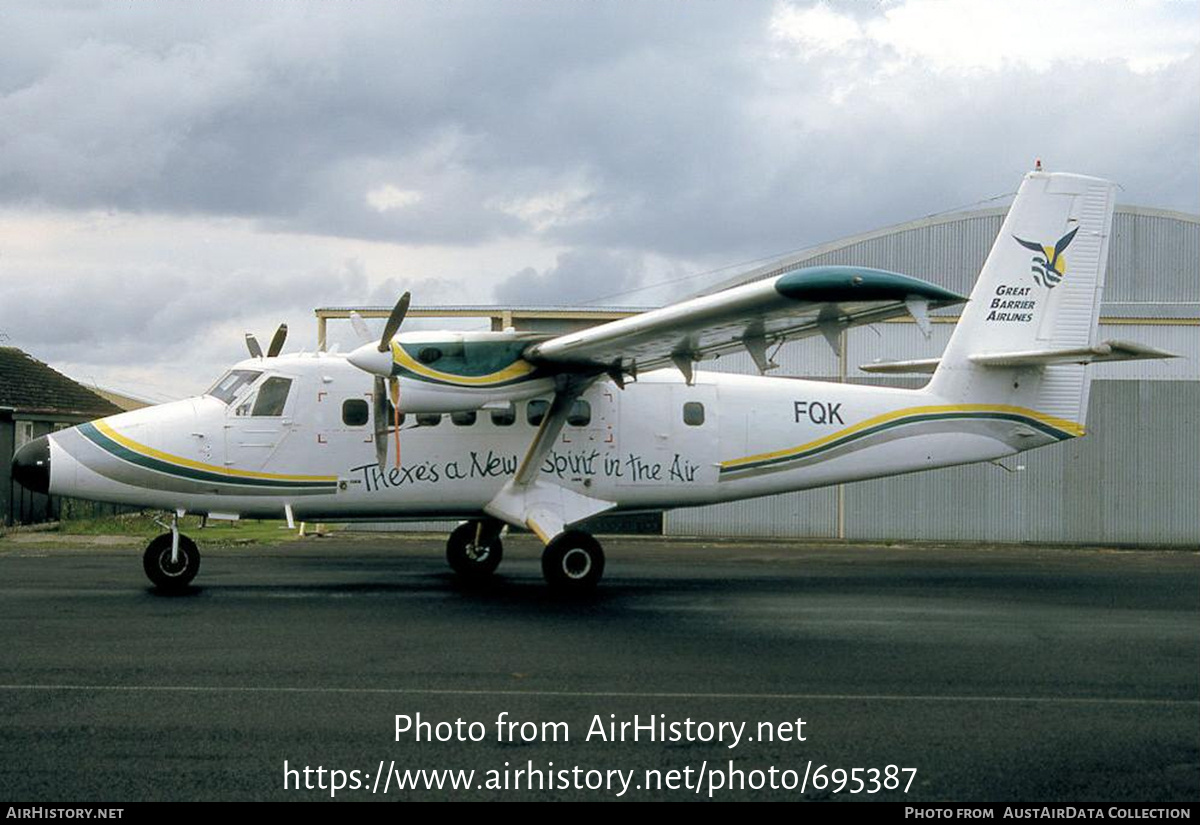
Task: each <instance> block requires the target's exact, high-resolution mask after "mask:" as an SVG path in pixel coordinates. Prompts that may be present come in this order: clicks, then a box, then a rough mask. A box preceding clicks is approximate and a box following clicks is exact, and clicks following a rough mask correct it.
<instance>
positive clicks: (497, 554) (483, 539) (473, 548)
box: [446, 521, 504, 581]
mask: <svg viewBox="0 0 1200 825" xmlns="http://www.w3.org/2000/svg"><path fill="white" fill-rule="evenodd" d="M503 526H504V525H502V524H500V523H499V522H488V521H468V522H466V523H464V524H460V525H458V527H456V528H454V532H452V533H451V534H450V538H449V540H448V541H447V542H446V561H447V562H449V563H450V567H451V569H453V570H454V572H455V573H457V574H458V575H460V576H462V577H463V578H464V579H466V580H467V581H482V580H484V579H487V578H489V577H490V576H491V575H492V574H493V573H495V572H496V568H497V567H499V566H500V559H501V558H502V557H503V555H504V544H503V542H501V541H500V530H501V528H502V527H503Z"/></svg>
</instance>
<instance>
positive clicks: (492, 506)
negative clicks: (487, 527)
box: [483, 374, 616, 544]
mask: <svg viewBox="0 0 1200 825" xmlns="http://www.w3.org/2000/svg"><path fill="white" fill-rule="evenodd" d="M594 380H595V377H594V376H588V377H580V376H573V375H567V374H563V375H560V376H559V377H558V389H557V390H556V391H555V393H554V399H553V400H552V401H551V402H550V409H548V410H547V411H546V416H545V418H543V419H542V423H541V425H540V426H539V427H538V431H537V434H536V435H534V437H533V441H532V442H531V443H530V445H529V449H527V450H526V451H525V457H524V458H523V459H522V460H521V465H520V467H519V468H518V469H517V472H516V475H514V476H513V477H512V478H511V479H510V480H509V481H508V482H507V483H506V484H505V485H504V487H502V488H501V489H500V492H498V493H497V494H496V496H495V497H494V498H493V499H492V500H491V501H489V502H488V503H487V504H486V505H485V506H484V508H483V510H484V512H485V513H487V514H488V515H489V516H493V517H495V518H498V519H500V520H501V521H505V522H508V523H509V524H513V525H516V526H519V527H528V528H529V529H530V530H532V531H533V532H534V533H536V534H537V537H538V538H540V539H541V540H542V542H543V543H546V544H549V543H550V540H551V539H553V538H554V537H555V536H556V535H558V534H559V533H561V532H562V531H563V529H564V528H565V527H566V525H568V524H571V523H573V522H576V521H580V520H582V519H585V518H587V517H589V516H594V515H596V514H598V513H603V512H604V511H605V510H609V509H611V508H613V507H615V506H616V503H615V502H612V501H604V500H602V499H597V498H591V497H590V496H585V495H583V494H581V493H576V492H574V491H573V490H568V489H567V488H566V487H562V486H559V485H558V484H555V483H553V482H551V481H546V480H543V479H541V478H540V476H541V472H542V461H543V460H545V458H546V454H547V453H549V452H550V448H551V447H553V446H554V444H555V443H556V442H557V440H558V435H559V433H560V432H562V428H563V425H564V424H566V423H567V416H568V415H569V414H570V412H571V407H572V406H573V405H574V404H575V401H576V399H578V398H579V396H580V395H582V394H583V391H584V390H586V389H587V388H588V386H589V385H590V384H591V383H592V382H593V381H594Z"/></svg>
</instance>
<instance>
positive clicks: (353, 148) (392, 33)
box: [0, 0, 1200, 400]
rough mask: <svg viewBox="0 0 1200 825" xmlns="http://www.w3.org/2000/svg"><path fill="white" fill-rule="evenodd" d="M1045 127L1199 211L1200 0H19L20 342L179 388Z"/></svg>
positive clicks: (550, 296)
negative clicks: (362, 320)
mask: <svg viewBox="0 0 1200 825" xmlns="http://www.w3.org/2000/svg"><path fill="white" fill-rule="evenodd" d="M1038 158H1040V159H1042V161H1043V163H1044V164H1045V166H1046V168H1048V169H1057V170H1062V171H1072V172H1080V173H1085V174H1092V175H1098V176H1101V177H1106V178H1110V179H1112V180H1115V181H1117V182H1118V183H1119V184H1120V185H1121V186H1122V191H1121V193H1120V195H1119V202H1122V203H1127V204H1135V205H1140V206H1151V207H1159V208H1165V209H1174V210H1180V211H1184V212H1190V213H1197V212H1200V0H1008V2H1003V3H1001V2H995V3H992V2H987V3H982V2H973V1H970V2H968V1H964V2H957V0H881V1H880V2H868V1H867V0H858V1H856V2H816V3H814V2H801V1H800V0H796V2H786V0H777V2H756V1H755V0H749V1H747V0H741V1H740V2H717V0H694V2H681V0H671V1H670V2H666V1H665V0H664V1H663V2H658V1H656V0H646V2H637V3H634V2H626V1H625V0H592V2H587V3H579V2H561V3H554V2H549V0H515V2H498V1H497V2H484V0H470V1H469V2H468V1H467V0H448V2H436V3H435V2H386V3H381V2H371V1H370V0H356V2H344V3H341V2H339V3H333V2H304V1H303V0H295V1H294V2H287V3H250V2H221V0H217V1H216V2H188V1H187V0H183V1H182V2H176V3H149V2H141V3H137V2H134V3H101V2H83V1H82V0H80V1H79V2H12V3H5V4H3V5H0V296H2V297H0V344H4V345H8V346H18V347H20V348H22V349H24V350H25V351H27V352H29V353H31V354H32V355H34V356H35V357H37V358H39V359H40V360H43V361H45V362H47V363H49V364H50V365H52V366H54V367H55V368H56V369H59V370H60V371H62V372H64V373H66V374H67V375H70V376H71V377H73V378H75V379H76V380H79V381H81V382H83V383H86V384H98V385H101V386H104V387H108V388H113V389H119V390H123V391H126V392H129V393H132V394H135V395H140V396H143V397H146V398H150V399H155V400H165V399H168V398H178V397H182V396H185V395H188V394H191V393H194V392H198V391H202V390H203V389H204V388H205V387H206V386H207V385H208V384H210V383H211V382H212V380H213V379H215V378H216V377H217V376H218V375H219V374H220V373H221V372H222V371H223V369H224V368H225V367H226V366H227V365H228V364H229V363H231V362H233V361H236V360H238V359H240V358H242V357H244V355H245V346H244V343H243V336H244V334H245V333H246V332H247V331H251V332H254V333H255V334H256V335H257V336H258V338H259V340H260V341H263V342H264V344H265V342H266V341H267V340H268V339H269V338H270V336H271V333H272V332H273V330H274V329H275V327H276V326H277V325H278V324H279V323H281V322H287V323H288V324H289V327H290V330H291V338H290V340H289V344H288V350H293V349H301V348H306V349H310V350H311V349H312V348H313V347H314V345H315V341H316V323H315V319H314V315H313V309H314V308H315V307H318V306H329V305H387V306H390V305H391V304H392V303H394V302H395V300H396V298H397V297H398V295H399V294H400V293H401V292H402V291H404V290H410V291H411V292H412V293H413V303H414V304H415V305H423V306H428V305H438V304H492V303H506V304H533V305H538V304H541V305H586V304H605V305H638V306H647V305H655V304H659V303H663V302H668V301H671V300H676V299H679V298H681V297H683V296H685V295H687V294H689V293H691V292H693V291H696V290H699V289H702V288H705V287H707V286H710V285H711V284H713V283H715V282H718V281H720V280H723V279H725V278H728V277H730V276H731V275H733V274H736V272H737V271H738V270H739V269H744V268H748V265H749V262H752V261H759V260H762V259H765V258H769V257H771V256H775V255H782V254H784V253H787V252H792V251H796V250H800V249H803V248H806V247H809V246H813V245H816V244H820V243H822V242H825V241H829V240H833V239H836V238H839V237H843V236H846V235H851V234H856V233H858V232H864V231H868V230H871V229H876V228H879V227H882V226H887V225H891V224H895V223H900V222H903V221H907V220H910V219H913V218H917V217H921V216H925V215H929V214H936V213H940V212H947V211H953V210H956V209H958V208H960V207H964V206H969V205H977V204H986V205H996V201H995V200H994V199H995V198H998V197H1001V196H1004V195H1006V194H1010V193H1012V192H1013V191H1015V189H1016V187H1017V185H1018V183H1019V181H1020V178H1021V175H1022V174H1023V173H1024V172H1025V171H1027V170H1028V169H1030V168H1031V167H1032V165H1033V163H1034V160H1035V159H1038ZM907 274H911V275H914V276H917V277H924V278H928V279H929V280H933V281H934V282H936V281H937V274H936V273H920V272H913V273H907ZM417 326H418V323H417V322H416V321H414V322H413V324H412V326H411V327H409V326H406V328H416V327H417ZM330 340H331V343H335V342H336V343H340V345H341V346H342V348H343V349H346V348H349V347H351V346H354V345H355V344H356V343H357V339H356V338H354V336H353V333H352V332H351V330H350V329H349V325H348V324H337V323H335V324H333V325H331V327H330Z"/></svg>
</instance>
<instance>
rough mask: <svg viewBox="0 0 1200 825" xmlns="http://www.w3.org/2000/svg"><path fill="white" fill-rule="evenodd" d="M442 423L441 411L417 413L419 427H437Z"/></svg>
mask: <svg viewBox="0 0 1200 825" xmlns="http://www.w3.org/2000/svg"><path fill="white" fill-rule="evenodd" d="M441 423H442V414H441V413H417V426H418V427H436V426H437V425H438V424H441Z"/></svg>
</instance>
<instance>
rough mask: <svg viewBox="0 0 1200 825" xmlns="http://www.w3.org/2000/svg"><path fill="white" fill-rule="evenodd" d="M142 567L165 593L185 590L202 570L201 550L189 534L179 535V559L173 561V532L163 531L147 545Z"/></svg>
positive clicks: (147, 575)
mask: <svg viewBox="0 0 1200 825" xmlns="http://www.w3.org/2000/svg"><path fill="white" fill-rule="evenodd" d="M142 568H143V569H144V570H145V571H146V577H147V578H148V579H150V581H152V582H153V583H154V586H155V587H157V588H158V589H159V590H162V591H163V592H165V593H178V592H179V591H181V590H185V589H186V588H187V586H188V585H189V584H191V583H192V579H194V578H196V574H197V573H199V572H200V550H199V548H197V547H196V542H194V541H192V540H191V539H189V538H188V537H187V536H184V535H180V536H179V560H178V561H177V562H175V563H174V564H172V563H171V534H170V533H163V534H162V535H161V536H158V537H157V538H155V539H154V540H153V541H151V542H150V544H149V546H148V547H146V552H145V553H143V554H142Z"/></svg>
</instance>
